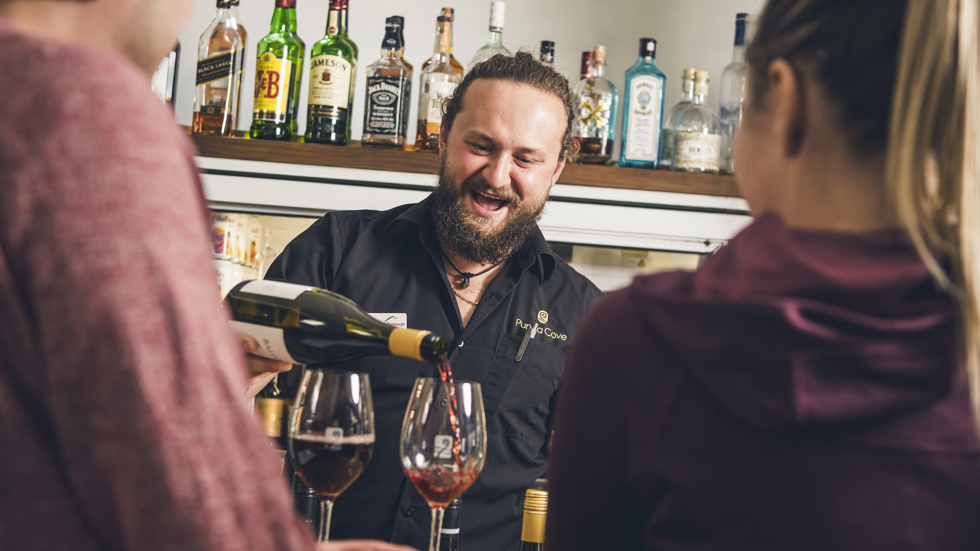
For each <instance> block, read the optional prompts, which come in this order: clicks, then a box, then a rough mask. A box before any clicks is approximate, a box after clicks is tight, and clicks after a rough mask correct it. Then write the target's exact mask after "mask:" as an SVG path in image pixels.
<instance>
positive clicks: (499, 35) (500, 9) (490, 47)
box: [470, 1, 514, 69]
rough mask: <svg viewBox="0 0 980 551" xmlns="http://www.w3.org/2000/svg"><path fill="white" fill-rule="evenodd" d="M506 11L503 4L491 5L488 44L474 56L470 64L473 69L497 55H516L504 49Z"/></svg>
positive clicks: (496, 2)
mask: <svg viewBox="0 0 980 551" xmlns="http://www.w3.org/2000/svg"><path fill="white" fill-rule="evenodd" d="M505 10H506V5H505V4H504V3H503V2H500V1H495V2H491V3H490V36H489V38H487V43H486V44H484V45H483V47H482V48H480V49H479V50H477V51H476V54H474V55H473V61H471V62H470V68H471V69H472V68H473V66H474V65H476V64H477V63H480V62H482V61H486V60H488V59H490V58H491V57H493V56H495V55H497V54H502V55H505V56H507V57H513V55H514V54H512V53H510V50H508V49H507V48H506V47H504V13H505Z"/></svg>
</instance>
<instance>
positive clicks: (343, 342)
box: [225, 281, 449, 364]
mask: <svg viewBox="0 0 980 551" xmlns="http://www.w3.org/2000/svg"><path fill="white" fill-rule="evenodd" d="M225 302H226V303H227V304H228V306H229V309H230V310H231V317H232V321H231V325H232V328H233V329H234V330H235V331H236V332H238V333H239V334H243V335H248V336H251V337H253V338H254V339H256V340H257V341H258V342H259V350H258V351H257V352H256V354H258V355H260V356H265V357H266V358H270V359H273V360H279V361H285V362H292V363H297V364H315V363H324V362H342V361H346V360H350V359H353V358H360V357H363V356H371V355H384V354H388V355H392V356H402V357H405V358H413V359H416V360H421V361H438V360H439V359H440V358H444V357H445V356H446V353H447V351H448V348H449V344H448V343H447V342H446V339H444V338H442V337H440V336H438V335H435V334H433V333H430V332H429V331H418V330H415V329H402V328H398V327H392V326H391V325H388V324H387V323H384V322H382V321H378V320H376V319H374V318H373V317H371V315H370V314H368V313H367V312H365V311H364V310H363V309H362V308H361V307H360V306H358V305H357V304H355V303H354V302H353V301H352V300H350V299H348V298H346V297H343V296H341V295H338V294H336V293H332V292H330V291H326V290H323V289H317V288H315V287H309V286H305V285H294V284H292V283H284V282H281V281H246V282H243V283H241V284H239V285H237V286H235V288H233V289H232V290H231V291H230V292H229V293H228V296H227V297H226V298H225Z"/></svg>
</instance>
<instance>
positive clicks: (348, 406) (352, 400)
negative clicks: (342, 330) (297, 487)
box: [288, 369, 374, 541]
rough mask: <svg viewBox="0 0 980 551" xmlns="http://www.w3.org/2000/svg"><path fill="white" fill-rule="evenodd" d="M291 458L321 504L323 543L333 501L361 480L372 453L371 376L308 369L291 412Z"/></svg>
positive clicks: (327, 534)
mask: <svg viewBox="0 0 980 551" xmlns="http://www.w3.org/2000/svg"><path fill="white" fill-rule="evenodd" d="M288 433H289V450H288V451H289V458H290V461H291V462H292V464H293V468H294V469H295V470H296V472H298V473H299V475H300V477H302V478H303V480H304V481H305V482H306V483H307V484H308V485H309V486H310V487H311V488H312V489H313V491H314V492H315V493H316V495H317V498H319V499H320V503H321V507H320V511H321V513H320V515H321V518H320V537H319V539H320V541H327V538H328V536H329V532H330V516H331V513H332V511H333V502H334V501H335V500H336V499H337V497H338V496H339V495H340V494H341V493H342V492H343V491H344V490H346V489H347V488H348V487H349V486H350V485H351V484H352V483H353V482H354V480H356V479H357V477H358V476H360V474H361V472H362V471H363V470H364V467H365V466H366V465H367V463H368V461H370V460H371V454H372V453H373V451H374V405H373V402H372V399H371V383H370V379H369V377H368V375H367V374H365V373H354V372H350V371H335V370H330V369H307V370H306V372H305V373H304V374H303V379H302V381H301V382H300V385H299V389H298V391H297V393H296V403H295V405H294V406H293V407H292V409H291V410H290V418H289V430H288Z"/></svg>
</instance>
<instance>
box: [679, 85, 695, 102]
mask: <svg viewBox="0 0 980 551" xmlns="http://www.w3.org/2000/svg"><path fill="white" fill-rule="evenodd" d="M681 101H686V102H688V103H691V102H693V101H694V81H690V80H689V81H687V82H685V83H684V87H683V88H682V89H681Z"/></svg>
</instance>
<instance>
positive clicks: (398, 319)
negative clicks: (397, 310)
mask: <svg viewBox="0 0 980 551" xmlns="http://www.w3.org/2000/svg"><path fill="white" fill-rule="evenodd" d="M368 315H369V316H371V317H372V318H374V319H376V320H378V321H380V322H382V323H387V324H388V325H390V326H392V327H401V328H402V329H407V328H408V314H404V313H402V314H391V313H380V314H368Z"/></svg>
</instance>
